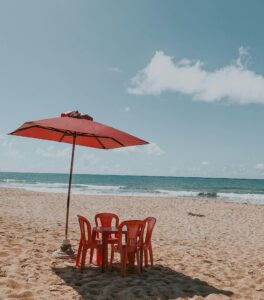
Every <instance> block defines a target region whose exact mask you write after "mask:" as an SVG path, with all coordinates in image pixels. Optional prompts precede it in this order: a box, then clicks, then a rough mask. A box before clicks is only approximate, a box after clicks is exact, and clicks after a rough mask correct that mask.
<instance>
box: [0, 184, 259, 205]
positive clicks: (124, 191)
mask: <svg viewBox="0 0 264 300" xmlns="http://www.w3.org/2000/svg"><path fill="white" fill-rule="evenodd" d="M0 187H6V188H23V189H26V190H30V191H38V192H53V193H67V189H68V183H44V182H36V183H33V182H28V181H26V180H16V179H4V180H2V181H0ZM72 193H73V194H80V195H118V196H149V197H182V198H184V197H192V198H207V199H215V200H217V199H218V200H222V201H225V202H239V203H254V204H264V194H253V193H252V194H251V193H244V194H242V193H233V192H225V193H221V192H219V193H212V192H199V191H184V190H182V191H178V190H166V189H147V188H146V189H137V188H132V187H127V186H124V185H94V184H79V183H78V184H73V185H72Z"/></svg>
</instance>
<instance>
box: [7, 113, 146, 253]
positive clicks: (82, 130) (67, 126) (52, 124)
mask: <svg viewBox="0 0 264 300" xmlns="http://www.w3.org/2000/svg"><path fill="white" fill-rule="evenodd" d="M10 134H11V135H18V136H23V137H30V138H37V139H43V140H50V141H56V142H61V143H68V144H72V156H71V167H70V176H69V186H68V197H67V211H66V226H65V239H64V241H63V244H62V246H61V248H60V251H59V252H58V251H57V254H58V256H62V255H60V253H61V252H62V253H68V254H72V249H71V244H70V242H69V240H68V221H69V206H70V193H71V182H72V171H73V161H74V151H75V145H80V146H86V147H93V148H99V149H114V148H120V147H127V146H135V145H145V144H148V142H146V141H144V140H141V139H139V138H137V137H135V136H133V135H130V134H128V133H126V132H123V131H120V130H117V129H115V128H112V127H109V126H106V125H104V124H101V123H98V122H95V121H93V118H92V117H90V116H89V115H86V114H81V113H79V112H78V111H73V112H68V113H62V114H61V116H60V117H58V118H50V119H44V120H37V121H30V122H26V123H24V124H23V125H22V126H20V127H19V128H18V129H16V130H15V131H13V132H11V133H10Z"/></svg>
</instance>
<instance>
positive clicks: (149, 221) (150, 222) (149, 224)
mask: <svg viewBox="0 0 264 300" xmlns="http://www.w3.org/2000/svg"><path fill="white" fill-rule="evenodd" d="M156 221H157V220H156V218H153V217H148V218H146V219H145V220H144V222H145V228H146V237H145V244H147V245H149V244H150V243H151V237H152V232H153V229H154V227H155V224H156Z"/></svg>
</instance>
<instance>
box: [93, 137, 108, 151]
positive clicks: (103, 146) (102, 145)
mask: <svg viewBox="0 0 264 300" xmlns="http://www.w3.org/2000/svg"><path fill="white" fill-rule="evenodd" d="M94 137H95V139H96V140H97V142H98V143H99V144H100V145H101V147H102V148H103V149H106V147H105V145H104V144H103V143H102V142H101V141H100V139H99V138H98V137H97V136H94Z"/></svg>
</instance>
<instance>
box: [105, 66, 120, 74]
mask: <svg viewBox="0 0 264 300" xmlns="http://www.w3.org/2000/svg"><path fill="white" fill-rule="evenodd" d="M108 71H111V72H115V73H122V70H121V69H120V68H118V67H110V68H108Z"/></svg>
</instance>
